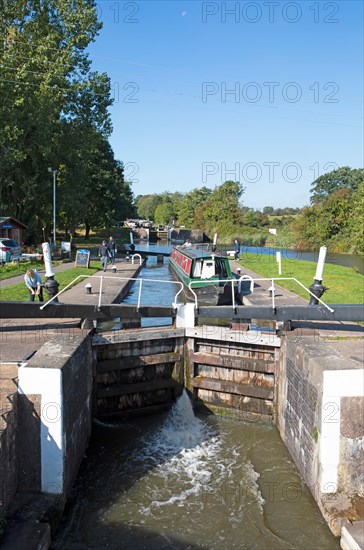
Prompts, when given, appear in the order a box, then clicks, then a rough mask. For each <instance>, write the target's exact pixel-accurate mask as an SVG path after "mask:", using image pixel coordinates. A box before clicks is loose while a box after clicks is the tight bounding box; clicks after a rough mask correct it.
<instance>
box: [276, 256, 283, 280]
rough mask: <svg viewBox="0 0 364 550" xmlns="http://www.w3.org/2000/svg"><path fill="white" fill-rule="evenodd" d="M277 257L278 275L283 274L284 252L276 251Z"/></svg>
mask: <svg viewBox="0 0 364 550" xmlns="http://www.w3.org/2000/svg"><path fill="white" fill-rule="evenodd" d="M276 258H277V262H278V275H282V254H281V253H280V251H278V252H276Z"/></svg>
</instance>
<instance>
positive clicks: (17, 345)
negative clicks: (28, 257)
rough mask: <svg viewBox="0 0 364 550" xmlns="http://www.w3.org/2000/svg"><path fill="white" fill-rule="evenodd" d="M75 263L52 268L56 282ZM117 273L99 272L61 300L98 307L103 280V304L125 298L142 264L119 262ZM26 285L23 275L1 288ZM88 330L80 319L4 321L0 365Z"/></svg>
mask: <svg viewBox="0 0 364 550" xmlns="http://www.w3.org/2000/svg"><path fill="white" fill-rule="evenodd" d="M73 265H74V264H73V263H67V264H61V265H59V266H55V267H54V268H53V272H54V273H55V275H56V276H55V279H57V273H59V272H60V271H64V270H66V269H70V268H71V267H73ZM115 265H116V272H115V273H113V271H112V270H111V269H110V266H109V268H108V270H107V271H106V273H104V272H103V271H98V272H97V273H95V274H94V275H93V276H92V277H85V279H84V280H83V281H82V282H81V283H79V284H77V285H75V286H73V287H72V288H70V289H68V290H66V291H65V292H64V293H63V294H61V296H60V298H59V300H60V301H61V302H63V303H75V304H77V303H86V304H97V303H98V301H99V290H100V284H101V277H102V303H105V304H107V303H113V302H115V300H116V299H117V297H118V296H121V298H120V300H121V299H122V296H123V293H126V292H127V286H128V280H129V279H130V278H133V277H136V276H137V274H138V272H139V270H140V267H141V266H140V265H139V264H138V263H135V264H132V263H131V262H126V261H118V262H116V264H115ZM17 282H24V276H23V275H20V276H18V277H12V278H10V279H6V280H4V281H1V285H0V286H8V285H11V284H16V283H17ZM88 283H90V284H91V285H92V293H91V294H88V293H86V289H85V285H86V284H88ZM44 294H45V296H44V298H45V300H46V299H47V295H46V293H44ZM88 331H89V329H82V328H81V326H80V319H79V318H77V319H57V320H55V319H39V320H34V319H1V320H0V338H1V353H0V363H9V362H17V363H21V362H23V361H25V360H26V359H28V358H30V357H31V356H32V355H33V354H34V353H35V352H36V351H37V350H38V349H39V348H40V347H41V346H42V345H43V344H44V343H45V342H47V341H48V340H50V339H51V338H54V337H57V336H59V335H63V336H69V337H70V338H71V337H72V336H73V335H76V334H86V333H87V332H88Z"/></svg>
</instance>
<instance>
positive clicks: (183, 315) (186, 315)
mask: <svg viewBox="0 0 364 550" xmlns="http://www.w3.org/2000/svg"><path fill="white" fill-rule="evenodd" d="M174 305H175V307H176V308H177V315H176V328H186V327H190V328H193V327H194V326H195V304H191V303H187V304H179V303H177V304H174Z"/></svg>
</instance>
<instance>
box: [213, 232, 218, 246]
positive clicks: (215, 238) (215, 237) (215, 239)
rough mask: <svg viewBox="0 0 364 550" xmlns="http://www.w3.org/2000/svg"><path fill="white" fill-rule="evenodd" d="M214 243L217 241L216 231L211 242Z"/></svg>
mask: <svg viewBox="0 0 364 550" xmlns="http://www.w3.org/2000/svg"><path fill="white" fill-rule="evenodd" d="M216 243H217V233H215V235H214V242H213V244H216Z"/></svg>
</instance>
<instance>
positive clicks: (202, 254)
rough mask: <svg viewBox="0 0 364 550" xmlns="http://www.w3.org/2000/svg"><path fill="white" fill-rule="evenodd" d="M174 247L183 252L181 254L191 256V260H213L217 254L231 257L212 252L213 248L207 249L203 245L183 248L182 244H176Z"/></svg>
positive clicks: (219, 256)
mask: <svg viewBox="0 0 364 550" xmlns="http://www.w3.org/2000/svg"><path fill="white" fill-rule="evenodd" d="M173 248H175V249H176V250H178V252H181V254H183V255H184V256H187V257H188V258H191V260H199V259H201V258H203V259H211V260H212V259H213V258H214V257H215V256H217V257H218V258H222V259H226V260H228V259H229V258H228V257H227V256H223V255H222V254H220V253H219V252H212V251H211V250H206V249H203V248H201V247H200V248H197V247H196V248H194V247H193V246H191V247H186V248H183V247H182V246H174V247H173Z"/></svg>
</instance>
